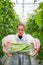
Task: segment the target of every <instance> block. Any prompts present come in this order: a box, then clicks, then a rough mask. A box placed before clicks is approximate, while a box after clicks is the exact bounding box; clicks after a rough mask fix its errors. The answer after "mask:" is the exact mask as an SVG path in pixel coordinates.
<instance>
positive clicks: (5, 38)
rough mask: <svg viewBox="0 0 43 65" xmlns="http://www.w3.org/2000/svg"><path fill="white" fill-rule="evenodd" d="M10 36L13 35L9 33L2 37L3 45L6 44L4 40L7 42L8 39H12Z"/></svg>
mask: <svg viewBox="0 0 43 65" xmlns="http://www.w3.org/2000/svg"><path fill="white" fill-rule="evenodd" d="M10 38H11V35H8V36H6V37H4V38H3V39H2V46H3V45H4V42H5V41H6V40H10Z"/></svg>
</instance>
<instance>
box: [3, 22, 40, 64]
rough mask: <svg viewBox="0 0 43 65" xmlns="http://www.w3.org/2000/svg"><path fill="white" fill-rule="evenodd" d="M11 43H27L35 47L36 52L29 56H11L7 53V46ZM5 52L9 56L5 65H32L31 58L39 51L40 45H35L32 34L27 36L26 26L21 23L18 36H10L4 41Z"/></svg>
mask: <svg viewBox="0 0 43 65" xmlns="http://www.w3.org/2000/svg"><path fill="white" fill-rule="evenodd" d="M10 42H15V43H24V44H25V43H27V44H30V46H32V45H33V47H34V50H33V51H32V52H31V53H28V54H25V53H24V54H23V53H21V54H18V53H15V54H9V53H8V51H7V46H9V45H10ZM2 46H3V52H4V53H5V54H6V55H7V56H8V59H7V60H6V62H5V64H4V65H12V64H13V65H31V60H30V56H35V55H36V54H37V52H38V50H39V47H38V44H37V43H35V41H34V38H33V37H32V36H31V35H30V34H25V26H24V24H22V23H20V24H19V25H18V27H17V34H16V35H8V36H6V37H5V38H4V39H3V40H2Z"/></svg>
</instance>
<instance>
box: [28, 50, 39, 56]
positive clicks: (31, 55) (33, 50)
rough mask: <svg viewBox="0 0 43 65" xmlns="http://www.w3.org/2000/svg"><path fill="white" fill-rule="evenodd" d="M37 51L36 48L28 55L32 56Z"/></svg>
mask: <svg viewBox="0 0 43 65" xmlns="http://www.w3.org/2000/svg"><path fill="white" fill-rule="evenodd" d="M37 52H38V51H37V50H33V51H32V52H31V53H30V54H29V55H30V56H32V57H34V56H35V55H36V54H37Z"/></svg>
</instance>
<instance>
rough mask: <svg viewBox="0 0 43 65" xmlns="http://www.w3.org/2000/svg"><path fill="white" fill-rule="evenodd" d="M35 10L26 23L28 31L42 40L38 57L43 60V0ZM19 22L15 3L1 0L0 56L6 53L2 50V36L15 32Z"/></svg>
mask: <svg viewBox="0 0 43 65" xmlns="http://www.w3.org/2000/svg"><path fill="white" fill-rule="evenodd" d="M33 12H34V13H33V14H28V17H27V21H26V23H25V26H26V33H29V34H31V35H32V36H33V37H36V38H38V39H39V40H40V42H41V47H40V51H39V52H38V55H37V58H38V59H39V60H42V61H43V2H41V3H40V4H39V6H38V7H37V9H36V10H34V11H33ZM19 22H20V20H19V16H18V15H17V13H16V12H15V9H14V3H13V2H10V0H0V57H3V55H4V53H3V52H2V38H3V37H5V36H6V35H8V34H15V33H16V32H17V31H16V29H17V25H18V23H19Z"/></svg>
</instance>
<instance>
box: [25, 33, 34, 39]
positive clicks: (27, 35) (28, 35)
mask: <svg viewBox="0 0 43 65" xmlns="http://www.w3.org/2000/svg"><path fill="white" fill-rule="evenodd" d="M25 36H26V38H33V36H32V35H30V34H26V35H25Z"/></svg>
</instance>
